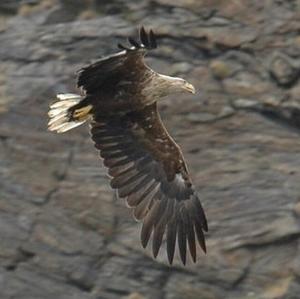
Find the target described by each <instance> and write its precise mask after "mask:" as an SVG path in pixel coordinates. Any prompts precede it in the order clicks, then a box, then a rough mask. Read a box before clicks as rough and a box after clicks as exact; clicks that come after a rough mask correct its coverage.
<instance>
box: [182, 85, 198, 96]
mask: <svg viewBox="0 0 300 299" xmlns="http://www.w3.org/2000/svg"><path fill="white" fill-rule="evenodd" d="M184 89H185V90H187V91H188V92H191V93H192V94H195V93H196V89H195V87H194V86H193V85H192V84H190V83H185V84H184Z"/></svg>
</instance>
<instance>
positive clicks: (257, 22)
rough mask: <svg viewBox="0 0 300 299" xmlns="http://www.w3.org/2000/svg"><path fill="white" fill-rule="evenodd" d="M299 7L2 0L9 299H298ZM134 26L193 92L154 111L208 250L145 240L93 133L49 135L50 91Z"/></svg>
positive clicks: (273, 0)
mask: <svg viewBox="0 0 300 299" xmlns="http://www.w3.org/2000/svg"><path fill="white" fill-rule="evenodd" d="M299 12H300V2H299V1H297V0H268V1H258V0H245V1H234V0H230V1H227V0H226V1H225V0H224V1H222V0H219V1H214V0H186V1H184V0H141V1H138V0H132V1H125V0H111V1H106V0H98V1H96V0H90V1H87V0H86V1H79V0H75V1H71V0H60V1H59V0H57V1H55V0H43V1H39V0H26V1H21V0H19V1H13V0H12V1H1V3H0V44H1V46H0V57H1V64H0V239H1V241H0V265H1V266H0V298H1V299H12V298H14V299H76V298H78V299H79V298H80V299H96V298H97V299H100V298H101V299H102V298H105V299H106V298H107V299H115V298H123V299H125V298H126V299H152V298H158V299H181V298H186V299H246V298H247V299H280V298H282V299H283V298H284V299H298V298H300V295H299V294H300V243H299V240H300V218H299V217H300V183H299V182H300V171H299V169H300V151H299V148H300V138H299V128H300V120H299V119H300V118H299V116H300V101H299V97H300V83H299V77H300V38H299V32H300V13H299ZM141 24H143V25H145V26H146V27H148V28H149V27H151V28H153V29H154V31H155V32H156V33H157V35H158V42H159V44H160V48H159V49H158V50H157V51H155V52H153V53H151V55H150V56H149V57H148V58H147V61H148V63H149V64H150V65H151V67H153V68H154V69H155V70H157V71H160V72H163V73H166V74H169V75H177V76H182V77H184V78H186V79H188V80H189V81H190V82H191V83H193V84H194V85H195V86H196V88H197V90H198V93H197V94H196V95H195V96H181V97H175V98H172V97H170V98H169V99H167V100H165V101H164V102H162V103H161V105H160V110H161V113H162V117H163V119H164V121H165V123H166V126H167V127H168V129H169V131H170V132H171V134H172V135H173V136H174V138H175V139H176V141H177V142H178V143H179V144H180V145H181V146H182V149H183V152H184V155H185V157H186V160H187V161H188V164H189V169H190V172H191V175H192V177H193V179H194V183H195V185H196V187H197V189H198V190H199V193H200V195H201V196H200V197H201V200H202V202H203V205H204V207H205V209H206V212H207V216H208V220H209V228H210V231H209V234H208V235H207V240H208V241H207V247H208V254H207V255H204V254H202V253H200V251H199V256H198V262H197V263H196V264H193V263H192V262H191V261H190V262H189V263H188V265H187V266H186V267H183V266H181V265H180V263H179V259H178V258H177V259H176V262H175V265H174V266H173V267H169V266H168V265H167V258H166V255H165V252H164V250H161V252H160V255H159V257H158V259H157V261H154V260H153V259H152V258H151V253H150V249H148V250H143V249H142V248H141V245H140V240H139V231H140V225H139V224H138V223H136V222H135V221H134V220H133V219H132V217H131V211H130V210H128V209H127V208H126V207H125V204H124V202H122V201H120V200H117V199H115V197H114V194H113V192H112V190H111V189H110V188H109V186H108V179H107V177H106V174H105V170H104V168H103V167H102V166H101V162H100V161H99V159H98V154H97V152H96V151H95V150H94V148H93V145H92V142H91V141H90V139H89V135H88V129H87V128H86V127H85V128H79V129H77V130H75V131H74V132H73V131H72V132H70V133H69V134H65V135H55V134H52V133H50V132H48V131H47V125H46V124H47V110H48V105H49V103H51V102H52V101H53V98H54V96H55V94H56V93H60V92H78V91H76V89H75V74H74V73H75V71H76V70H77V69H78V68H79V67H81V66H83V65H85V64H86V63H89V62H90V61H91V60H94V59H97V58H99V57H100V56H102V55H105V54H108V53H111V52H113V51H116V44H117V42H120V41H124V39H125V38H126V37H127V36H128V35H134V34H135V33H136V29H137V27H138V26H140V25H141Z"/></svg>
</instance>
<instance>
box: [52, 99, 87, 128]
mask: <svg viewBox="0 0 300 299" xmlns="http://www.w3.org/2000/svg"><path fill="white" fill-rule="evenodd" d="M57 99H59V101H57V102H55V103H53V104H52V105H50V110H49V112H48V115H49V118H50V120H49V122H48V129H49V130H50V131H56V132H57V133H64V132H66V131H69V130H71V129H73V128H76V127H78V126H80V125H81V124H83V123H84V122H86V121H87V120H88V119H89V118H90V114H89V112H90V111H91V109H92V106H91V105H86V106H83V107H78V109H77V107H76V106H79V105H78V104H79V103H80V101H81V100H82V97H81V96H80V95H77V94H71V93H66V94H58V95H57Z"/></svg>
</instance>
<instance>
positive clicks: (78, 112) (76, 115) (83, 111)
mask: <svg viewBox="0 0 300 299" xmlns="http://www.w3.org/2000/svg"><path fill="white" fill-rule="evenodd" d="M92 108H93V106H92V105H87V106H85V107H82V108H79V109H75V110H74V111H73V114H72V119H74V120H78V121H82V120H85V119H86V117H87V116H89V113H90V111H91V110H92Z"/></svg>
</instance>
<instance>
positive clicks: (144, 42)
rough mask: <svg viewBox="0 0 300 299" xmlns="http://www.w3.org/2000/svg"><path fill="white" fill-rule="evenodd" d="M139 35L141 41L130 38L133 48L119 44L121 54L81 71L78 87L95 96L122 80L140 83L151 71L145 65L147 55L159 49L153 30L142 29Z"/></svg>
mask: <svg viewBox="0 0 300 299" xmlns="http://www.w3.org/2000/svg"><path fill="white" fill-rule="evenodd" d="M139 35H140V41H136V40H134V39H133V38H130V37H129V38H128V41H129V43H130V44H131V47H126V46H123V45H122V44H118V47H119V48H120V49H122V51H121V52H118V53H116V54H113V55H110V56H106V57H104V58H102V59H100V60H98V61H97V62H95V63H93V64H91V65H88V66H86V67H84V68H82V69H81V70H79V72H78V81H77V86H78V87H82V88H83V89H84V90H85V91H86V93H87V94H93V93H97V92H99V91H100V90H102V91H105V90H107V89H110V88H111V86H114V85H115V84H117V83H118V82H119V81H121V80H137V81H138V80H139V79H140V78H141V77H142V76H143V72H146V71H149V68H148V67H147V66H146V65H145V63H144V56H145V53H146V52H147V50H151V49H155V48H156V47H157V43H156V39H155V36H154V33H153V31H152V30H150V31H149V33H147V32H146V31H145V29H144V27H141V29H140V32H139Z"/></svg>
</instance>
